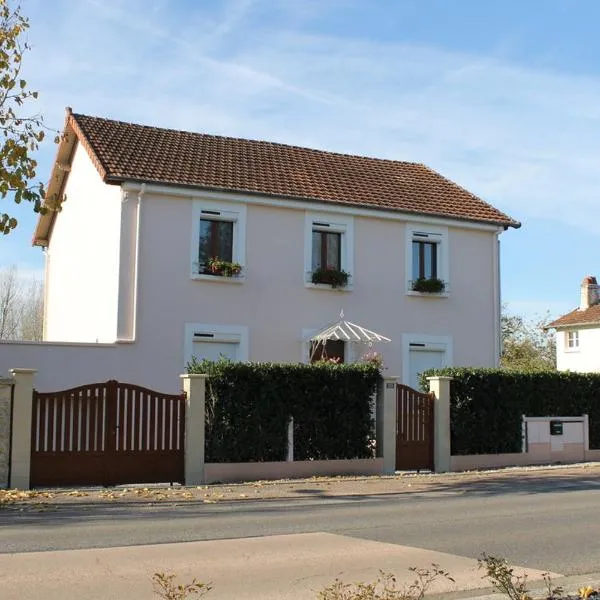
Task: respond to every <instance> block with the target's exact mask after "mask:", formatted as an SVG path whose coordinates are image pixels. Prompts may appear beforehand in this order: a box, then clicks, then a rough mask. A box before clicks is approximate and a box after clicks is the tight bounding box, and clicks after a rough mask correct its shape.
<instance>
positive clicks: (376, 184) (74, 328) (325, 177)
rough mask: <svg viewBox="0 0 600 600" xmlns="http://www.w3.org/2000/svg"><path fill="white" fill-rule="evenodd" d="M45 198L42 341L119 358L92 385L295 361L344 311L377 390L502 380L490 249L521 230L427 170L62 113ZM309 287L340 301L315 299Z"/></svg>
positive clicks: (337, 347) (350, 354)
mask: <svg viewBox="0 0 600 600" xmlns="http://www.w3.org/2000/svg"><path fill="white" fill-rule="evenodd" d="M48 194H49V195H55V194H56V195H58V196H61V195H63V194H65V195H66V202H65V203H64V206H63V209H62V211H61V212H59V213H49V214H47V215H44V216H41V217H40V219H39V221H38V224H37V227H36V230H35V236H34V244H35V245H37V246H41V247H43V248H44V249H45V252H46V257H47V258H46V308H45V320H44V339H45V340H47V341H54V342H73V343H90V342H91V343H95V342H98V343H105V344H109V345H110V347H111V348H115V347H116V348H119V347H121V348H122V347H123V346H124V345H127V347H128V349H127V350H126V351H125V350H122V351H121V350H120V351H119V352H121V354H120V355H119V356H121V355H122V356H123V357H126V358H122V359H121V358H119V359H118V360H117V359H115V358H114V356H117V355H116V354H115V353H114V352H112V351H111V352H112V354H111V352H109V351H106V352H104V351H103V353H102V354H101V356H102V357H106V358H102V359H101V360H99V361H98V362H99V365H100V366H99V367H98V369H99V371H98V372H99V375H98V377H101V376H104V375H109V370H110V369H113V371H115V372H116V373H115V375H114V376H115V378H118V377H122V376H123V373H125V375H124V376H125V377H127V378H128V379H129V380H133V382H134V383H140V384H142V385H150V383H152V384H156V385H158V384H160V382H162V381H166V380H167V379H169V378H170V381H172V380H173V378H174V377H176V375H177V374H178V373H180V372H181V371H182V370H183V369H184V367H185V364H186V362H187V361H188V360H189V359H190V358H191V357H192V356H194V355H195V356H197V357H206V358H217V357H218V356H220V355H224V356H226V357H229V358H232V359H235V360H252V361H284V362H298V361H307V360H309V356H310V354H311V349H310V343H309V342H307V339H308V338H309V337H310V335H311V333H312V332H314V331H316V330H318V329H319V328H321V327H323V326H324V325H326V324H327V323H329V322H333V321H335V320H336V319H337V318H338V315H339V313H340V310H341V309H343V310H344V313H345V316H346V318H347V319H348V320H349V321H353V322H354V323H359V324H360V325H363V326H365V327H368V328H369V329H372V330H374V331H376V332H379V333H381V334H383V335H385V336H387V337H389V338H391V340H392V341H391V343H389V344H386V345H382V346H381V347H379V348H377V350H378V351H380V352H381V353H382V354H383V357H384V360H385V363H386V367H387V371H386V373H387V374H389V375H398V376H401V377H402V380H403V381H404V382H407V383H409V384H411V385H415V384H416V382H417V374H418V373H419V372H421V371H422V370H424V369H426V368H430V367H441V366H444V365H448V366H451V365H476V366H494V365H496V364H497V363H498V358H499V348H500V283H499V282H500V274H499V261H498V255H499V244H498V236H499V234H500V233H502V232H503V231H504V230H506V229H507V228H508V227H515V228H516V227H519V226H520V224H519V223H518V222H516V221H514V220H513V219H511V218H510V217H508V216H506V215H505V214H503V213H502V212H500V211H498V210H496V209H495V208H494V207H492V206H490V205H489V204H487V203H486V202H484V201H483V200H481V199H479V198H477V197H476V196H474V195H473V194H471V193H469V192H468V191H466V190H464V189H463V188H461V187H459V186H458V185H456V184H455V183H453V182H451V181H449V180H448V179H446V178H444V177H442V176H441V175H439V174H438V173H436V172H434V171H432V170H431V169H429V168H428V167H426V166H424V165H422V164H416V163H409V162H399V161H392V160H381V159H375V158H366V157H361V156H352V155H345V154H338V153H333V152H324V151H319V150H310V149H307V148H300V147H295V146H288V145H283V144H275V143H269V142H261V141H251V140H244V139H236V138H228V137H219V136H213V135H204V134H198V133H189V132H183V131H174V130H168V129H159V128H156V127H146V126H142V125H134V124H129V123H123V122H119V121H112V120H107V119H102V118H97V117H90V116H84V115H79V114H74V113H72V112H71V111H70V109H67V118H66V125H65V131H64V136H63V138H62V141H61V142H60V145H59V148H58V153H57V158H56V161H55V163H54V167H53V170H52V177H51V180H50V183H49V185H48ZM215 257H217V258H219V259H220V260H221V261H225V263H227V264H225V265H223V264H218V265H216V266H215V265H214V264H212V263H211V259H212V258H215ZM237 265H239V266H240V267H241V271H240V272H239V273H236V272H235V271H236V270H237V268H238V267H237ZM320 269H325V270H327V269H328V270H329V271H334V272H335V273H336V274H337V275H340V274H341V275H343V273H341V272H342V271H343V272H344V273H346V274H348V275H349V278H348V283H347V285H345V286H343V285H342V286H340V287H335V288H334V287H332V286H331V285H327V284H324V283H313V274H314V273H315V271H318V272H319V273H320V274H321V275H323V273H322V272H321V271H319V270H320ZM215 271H216V272H215ZM227 275H232V276H227ZM328 275H330V273H328V272H326V273H324V276H325V277H326V276H328ZM417 280H418V283H417ZM415 286H416V287H419V286H424V287H421V288H420V289H421V290H423V289H426V290H430V291H429V292H427V291H415V289H414V287H415ZM428 286H429V287H428ZM440 287H443V289H442V290H440ZM57 347H60V345H58V346H57ZM365 350H366V348H363V347H360V348H355V347H354V346H351V345H349V344H343V343H337V344H336V343H332V344H331V347H330V348H329V352H328V355H329V356H331V355H336V356H342V357H343V360H346V361H352V360H358V359H360V357H361V355H362V353H363V352H364V351H365ZM23 356H25V355H23ZM69 356H70V355H69ZM0 357H1V356H0ZM22 360H25V359H22ZM62 360H71V359H70V358H64V359H62ZM78 360H79V359H78ZM81 360H83V358H81ZM95 360H97V359H95ZM25 362H27V361H25ZM30 362H32V361H30ZM125 362H126V363H127V369H125V367H124V366H123V364H124V363H125ZM103 365H104V366H103ZM11 366H19V367H22V366H35V365H27V364H26V365H23V364H15V365H11ZM38 368H39V367H38ZM49 368H50V367H48V369H49ZM102 369H104V370H102ZM79 372H81V373H82V372H83V371H82V370H81V369H80V370H79V371H76V373H79ZM87 372H89V369H87V367H86V373H87ZM83 377H84V375H83V374H80V375H79V378H83ZM162 387H163V389H164V388H165V385H164V384H163V385H162ZM167 389H170V388H167Z"/></svg>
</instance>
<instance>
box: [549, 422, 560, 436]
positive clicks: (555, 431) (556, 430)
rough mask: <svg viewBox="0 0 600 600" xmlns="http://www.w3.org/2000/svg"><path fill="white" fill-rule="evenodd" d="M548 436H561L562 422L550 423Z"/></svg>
mask: <svg viewBox="0 0 600 600" xmlns="http://www.w3.org/2000/svg"><path fill="white" fill-rule="evenodd" d="M550 435H563V422H562V421H550Z"/></svg>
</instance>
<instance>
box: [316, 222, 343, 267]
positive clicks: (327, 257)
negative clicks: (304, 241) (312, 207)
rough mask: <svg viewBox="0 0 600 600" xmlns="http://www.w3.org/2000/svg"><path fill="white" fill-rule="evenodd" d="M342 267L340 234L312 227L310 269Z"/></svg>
mask: <svg viewBox="0 0 600 600" xmlns="http://www.w3.org/2000/svg"><path fill="white" fill-rule="evenodd" d="M324 268H334V269H337V270H338V271H339V270H341V268H342V234H341V233H340V232H330V231H321V230H319V229H313V232H312V270H313V271H316V270H317V269H324Z"/></svg>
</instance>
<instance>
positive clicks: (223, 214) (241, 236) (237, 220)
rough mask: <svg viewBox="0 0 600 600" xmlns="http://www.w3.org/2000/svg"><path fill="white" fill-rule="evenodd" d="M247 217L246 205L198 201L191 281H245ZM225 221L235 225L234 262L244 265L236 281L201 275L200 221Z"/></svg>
mask: <svg viewBox="0 0 600 600" xmlns="http://www.w3.org/2000/svg"><path fill="white" fill-rule="evenodd" d="M246 216H247V208H246V205H245V204H242V203H239V204H238V203H233V202H220V201H219V202H215V201H211V200H206V199H204V198H195V199H194V200H193V206H192V241H191V255H190V278H191V279H194V280H203V281H217V282H221V283H224V282H225V283H243V282H244V280H245V279H246ZM201 219H205V220H209V221H226V222H230V223H233V241H232V249H231V261H232V262H235V263H239V264H240V265H242V273H241V275H239V276H237V277H223V276H219V275H213V274H207V273H201V272H200V264H199V254H200V220H201Z"/></svg>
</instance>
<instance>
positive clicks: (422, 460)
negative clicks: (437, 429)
mask: <svg viewBox="0 0 600 600" xmlns="http://www.w3.org/2000/svg"><path fill="white" fill-rule="evenodd" d="M396 394H397V396H396V409H397V411H396V470H399V471H401V470H421V469H430V470H433V468H434V464H433V439H434V438H433V423H434V421H433V406H434V397H433V394H424V393H422V392H418V391H417V390H414V389H413V388H410V387H408V386H406V385H401V384H398V385H397V388H396Z"/></svg>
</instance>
